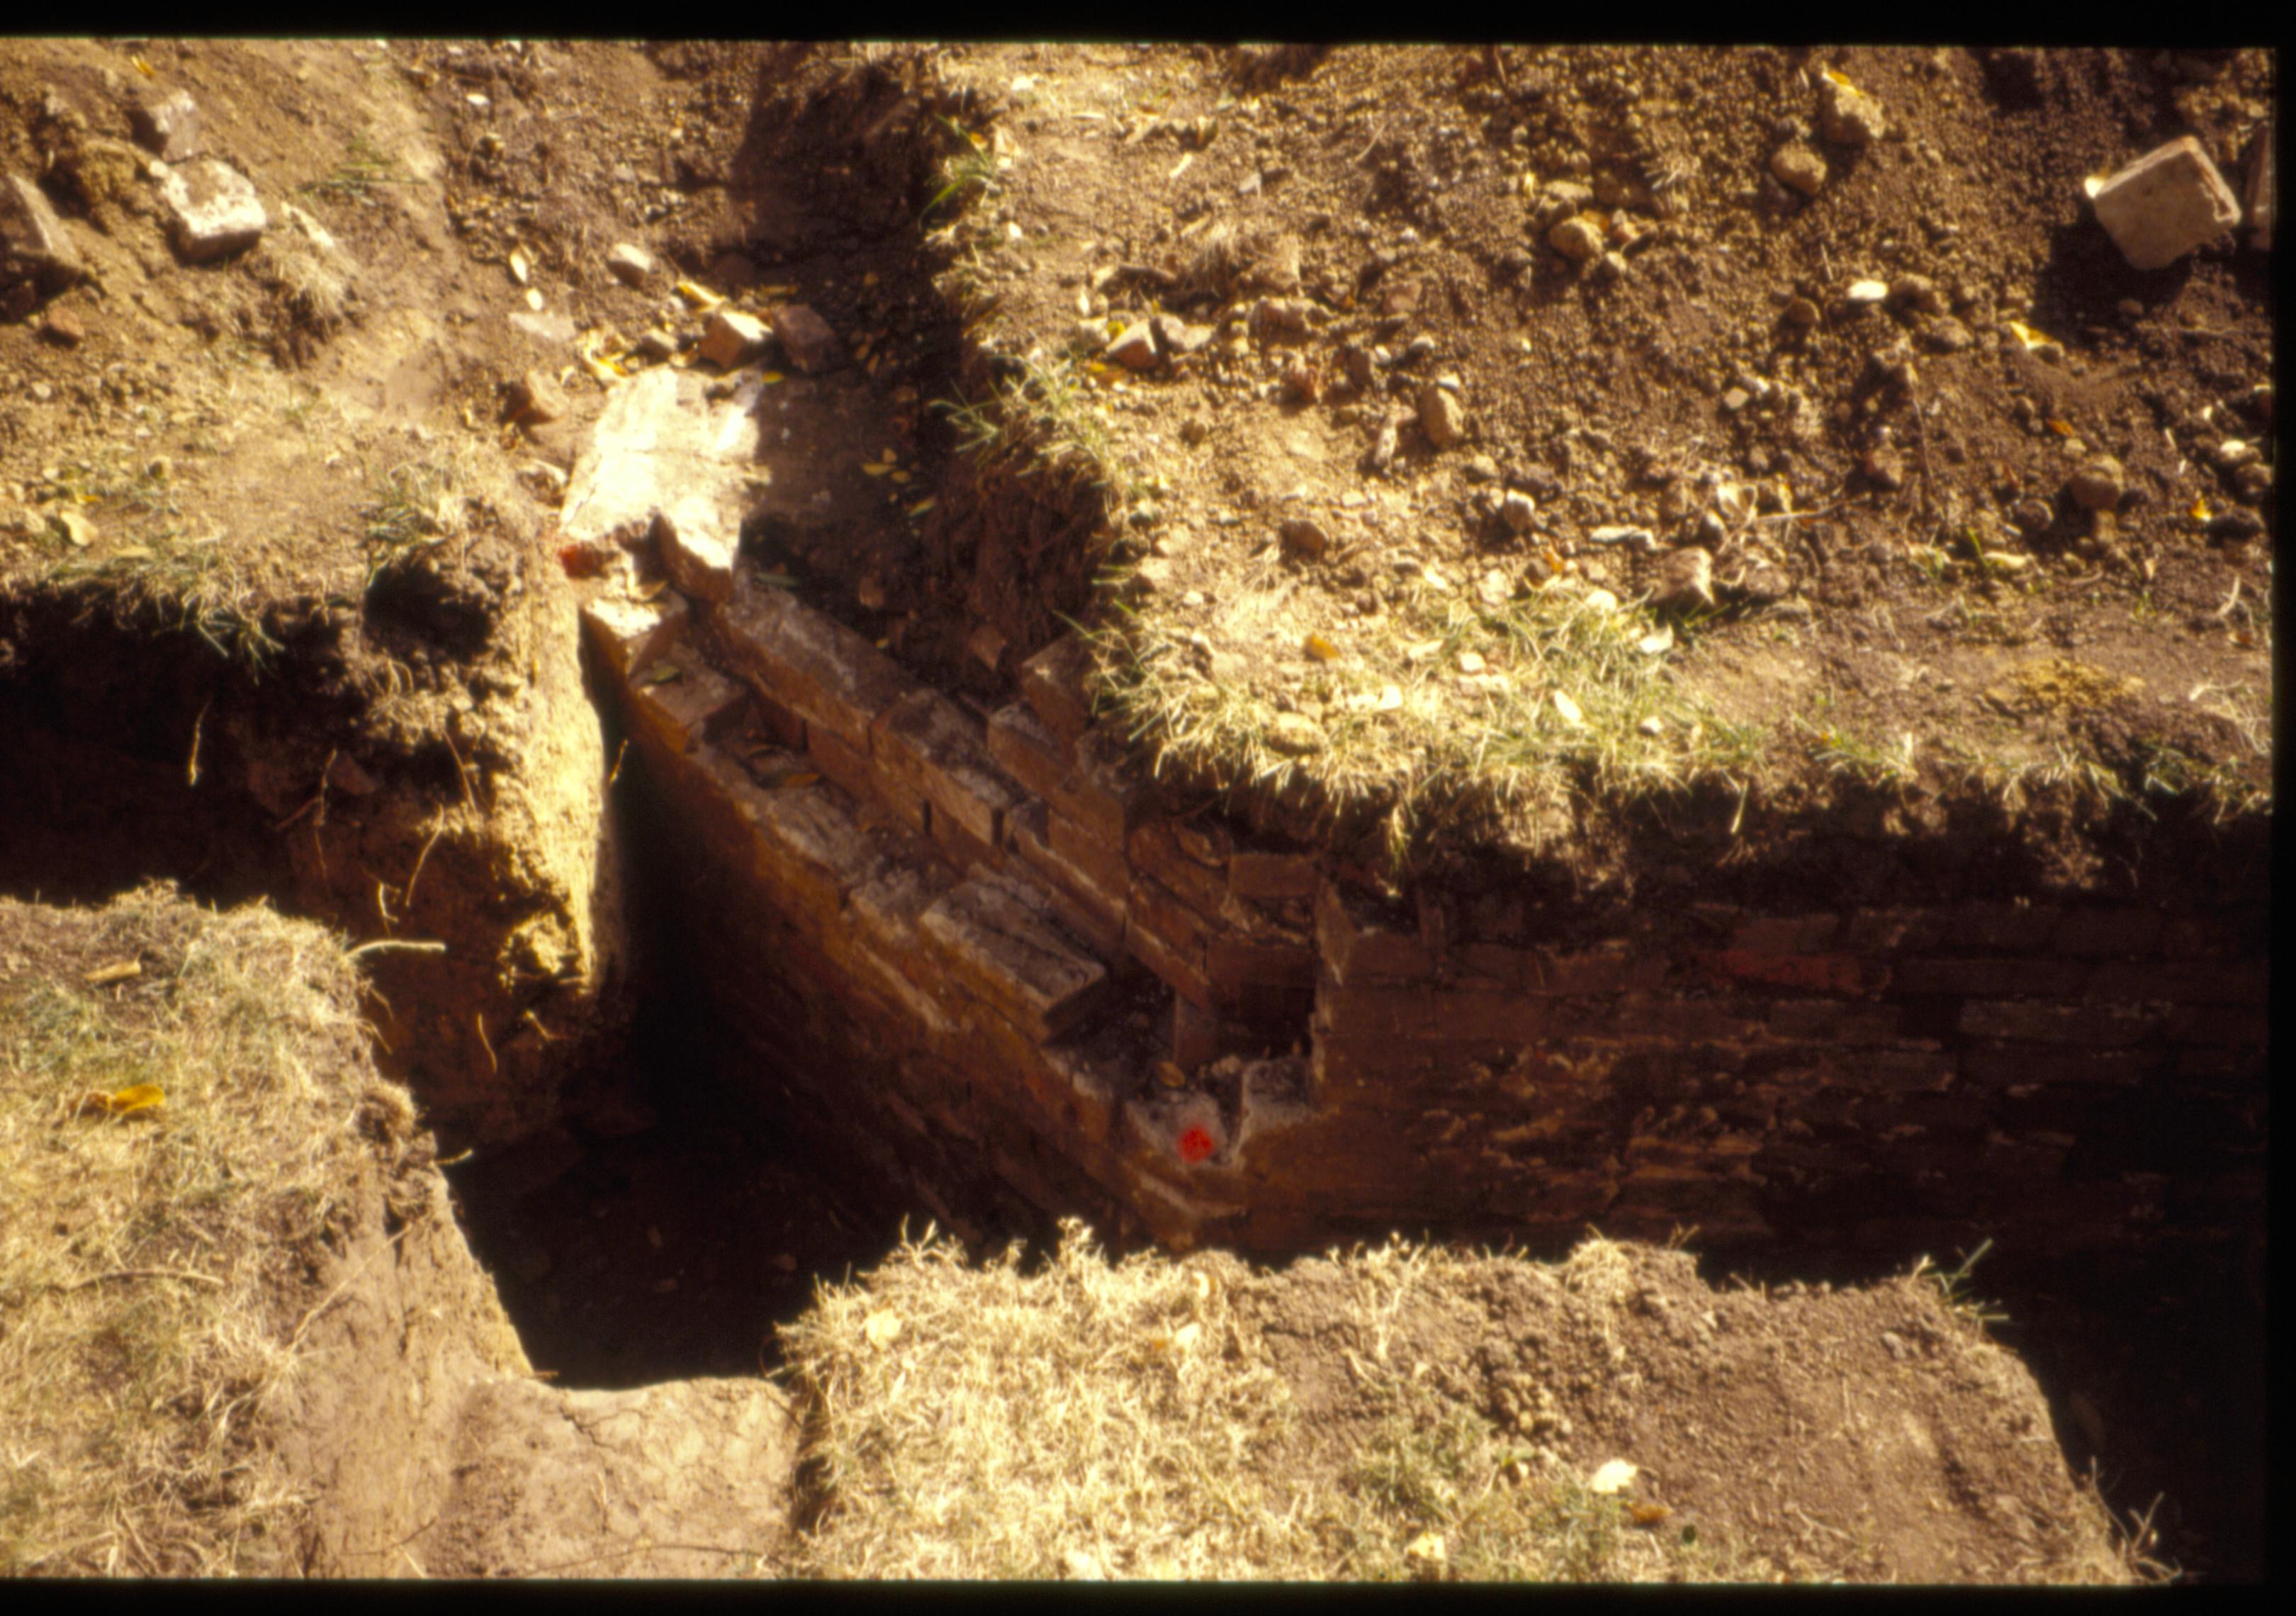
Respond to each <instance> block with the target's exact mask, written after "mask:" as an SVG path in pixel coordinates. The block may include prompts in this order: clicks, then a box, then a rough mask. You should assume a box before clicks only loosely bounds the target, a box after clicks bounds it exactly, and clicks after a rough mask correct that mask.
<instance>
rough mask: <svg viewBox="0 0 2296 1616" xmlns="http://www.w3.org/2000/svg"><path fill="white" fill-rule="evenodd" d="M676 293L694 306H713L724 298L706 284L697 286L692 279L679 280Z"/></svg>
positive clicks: (715, 306)
mask: <svg viewBox="0 0 2296 1616" xmlns="http://www.w3.org/2000/svg"><path fill="white" fill-rule="evenodd" d="M677 295H678V296H679V297H681V298H684V299H685V300H686V301H687V302H689V303H691V304H693V306H694V307H695V308H717V305H718V304H720V303H723V302H724V301H725V300H726V299H724V298H722V297H719V296H718V295H717V293H716V292H714V291H710V290H709V288H708V287H707V286H698V285H696V284H695V283H693V282H692V281H680V282H679V283H677Z"/></svg>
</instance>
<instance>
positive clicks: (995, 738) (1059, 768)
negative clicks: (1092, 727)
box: [988, 701, 1075, 798]
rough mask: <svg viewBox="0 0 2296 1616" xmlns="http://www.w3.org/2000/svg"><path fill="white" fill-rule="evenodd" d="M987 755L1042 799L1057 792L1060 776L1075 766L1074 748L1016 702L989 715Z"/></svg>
mask: <svg viewBox="0 0 2296 1616" xmlns="http://www.w3.org/2000/svg"><path fill="white" fill-rule="evenodd" d="M988 756H989V757H990V759H993V760H994V761H995V763H996V767H999V768H1001V769H1003V770H1004V771H1005V773H1006V774H1008V775H1012V776H1013V779H1015V780H1017V781H1019V782H1020V783H1021V786H1022V787H1023V788H1025V789H1026V790H1028V791H1029V792H1034V793H1035V794H1036V795H1037V796H1039V797H1045V798H1049V797H1050V796H1051V795H1052V794H1053V793H1054V792H1055V791H1057V790H1059V789H1060V783H1061V780H1062V776H1063V775H1066V774H1067V773H1068V772H1069V770H1070V768H1071V767H1074V766H1075V758H1074V755H1073V748H1071V747H1070V746H1069V745H1066V744H1064V743H1062V742H1061V741H1060V740H1058V739H1057V738H1055V737H1054V734H1053V733H1052V731H1050V730H1048V729H1046V727H1045V725H1044V721H1043V720H1042V719H1040V718H1037V715H1036V714H1035V713H1034V712H1033V711H1031V710H1029V707H1028V706H1026V705H1025V704H1024V703H1022V702H1019V701H1013V702H1011V703H1009V704H1007V705H1005V706H1004V707H1000V708H998V709H997V710H996V711H995V712H992V713H990V714H989V715H988Z"/></svg>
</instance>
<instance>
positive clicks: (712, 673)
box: [630, 649, 746, 752]
mask: <svg viewBox="0 0 2296 1616" xmlns="http://www.w3.org/2000/svg"><path fill="white" fill-rule="evenodd" d="M672 668H675V669H676V670H677V672H676V676H675V677H668V678H664V677H660V675H661V674H663V673H667V672H668V669H672ZM649 676H652V677H649ZM745 699H746V693H744V692H742V691H741V690H738V689H736V688H735V687H734V683H733V681H732V680H730V679H728V678H726V677H725V676H723V675H722V674H720V673H718V672H717V670H716V669H713V668H711V667H710V666H709V664H708V663H706V662H704V661H703V660H701V658H700V657H698V656H695V655H694V654H693V652H686V651H678V650H676V649H673V650H672V651H671V652H669V653H668V655H666V656H663V657H660V658H658V659H657V660H653V661H652V662H648V663H644V664H642V665H641V666H640V667H639V668H638V669H637V670H636V677H635V680H634V682H633V683H632V685H631V686H630V716H631V718H632V719H633V721H635V723H638V724H641V725H644V726H645V727H646V728H648V729H649V730H651V731H652V733H653V734H654V735H655V736H656V737H657V738H658V739H659V740H660V742H661V743H662V744H663V745H665V746H667V747H668V748H670V749H671V750H672V751H681V752H685V751H693V749H694V748H695V747H697V746H699V745H701V742H702V741H703V740H704V739H705V738H706V737H707V736H708V734H709V728H710V726H711V725H712V724H713V723H715V722H716V721H717V720H718V719H720V718H725V717H726V715H727V714H729V713H730V712H732V711H733V710H734V708H736V707H737V706H739V705H740V704H741V703H742V701H743V700H745Z"/></svg>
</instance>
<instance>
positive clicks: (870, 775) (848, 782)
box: [805, 726, 925, 833]
mask: <svg viewBox="0 0 2296 1616" xmlns="http://www.w3.org/2000/svg"><path fill="white" fill-rule="evenodd" d="M805 753H806V756H807V757H808V758H810V759H813V763H814V766H815V767H816V768H817V769H818V770H819V771H820V772H821V773H822V774H824V775H827V776H828V777H829V778H830V779H832V780H834V781H835V782H836V783H838V785H839V786H840V787H841V788H842V789H843V790H844V791H845V792H846V793H847V794H848V795H849V796H851V797H852V798H854V799H855V800H857V801H861V802H873V803H878V804H881V805H882V806H883V807H884V808H886V809H887V810H889V811H890V813H891V814H892V816H894V817H895V818H896V819H898V820H899V821H900V822H901V823H902V824H906V825H907V826H908V827H909V829H911V830H913V831H915V832H918V833H923V831H924V829H925V803H924V799H923V798H922V797H921V796H919V795H918V794H917V793H916V792H914V791H903V790H900V789H898V788H897V787H895V786H894V785H893V784H892V783H890V782H889V781H887V780H886V779H885V778H884V776H883V775H880V774H879V773H878V772H877V766H876V763H875V760H874V759H872V758H871V757H870V756H869V754H868V753H867V752H866V751H859V750H857V749H856V748H854V747H853V746H851V745H849V744H848V743H847V742H845V741H844V740H843V739H842V738H841V737H840V735H839V734H837V732H836V731H835V730H832V729H826V728H823V727H820V726H812V727H808V730H807V731H806V737H805Z"/></svg>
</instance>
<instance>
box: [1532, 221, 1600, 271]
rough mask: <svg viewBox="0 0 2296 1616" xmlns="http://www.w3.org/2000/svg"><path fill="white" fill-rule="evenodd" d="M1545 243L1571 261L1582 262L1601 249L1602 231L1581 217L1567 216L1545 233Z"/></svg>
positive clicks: (1592, 256)
mask: <svg viewBox="0 0 2296 1616" xmlns="http://www.w3.org/2000/svg"><path fill="white" fill-rule="evenodd" d="M1546 242H1547V245H1548V246H1550V247H1552V248H1554V250H1555V251H1557V252H1559V253H1561V254H1562V256H1563V257H1564V258H1569V259H1570V260H1571V261H1572V262H1573V263H1577V264H1583V263H1585V262H1587V260H1588V259H1589V258H1595V257H1598V256H1599V255H1600V254H1601V252H1602V250H1603V235H1602V233H1601V232H1600V231H1598V230H1596V229H1595V226H1592V225H1590V224H1588V223H1587V221H1586V220H1585V219H1582V218H1567V219H1564V220H1563V221H1562V223H1561V224H1559V225H1557V226H1554V229H1552V230H1550V231H1548V232H1547V233H1546Z"/></svg>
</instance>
